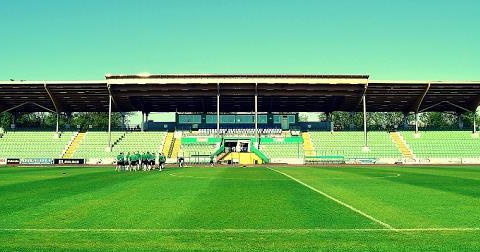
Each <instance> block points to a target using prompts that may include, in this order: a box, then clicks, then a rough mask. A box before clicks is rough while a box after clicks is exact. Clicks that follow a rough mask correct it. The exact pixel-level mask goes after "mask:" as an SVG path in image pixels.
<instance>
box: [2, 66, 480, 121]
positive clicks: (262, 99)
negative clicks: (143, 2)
mask: <svg viewBox="0 0 480 252" xmlns="http://www.w3.org/2000/svg"><path fill="white" fill-rule="evenodd" d="M217 92H218V94H220V111H222V112H250V111H253V110H254V104H255V99H254V97H255V93H257V95H258V110H259V111H260V112H295V111H302V112H319V111H324V112H331V111H361V110H362V106H361V98H362V96H363V94H365V95H366V97H367V98H366V101H367V111H372V112H373V111H400V112H415V111H419V112H421V111H454V112H463V111H464V110H470V111H473V110H475V109H476V108H477V107H478V105H479V104H480V81H448V82H441V81H376V80H369V76H368V75H266V74H263V75H262V74H259V75H238V74H236V75H225V74H222V75H193V74H176V75H107V76H106V80H99V81H4V82H0V111H5V110H8V109H12V108H14V109H13V111H24V112H35V111H45V109H48V110H51V111H60V112H80V111H85V112H90V111H99V112H101V111H108V97H109V94H111V95H112V97H113V102H114V106H113V111H124V112H127V111H138V110H143V111H147V112H175V111H177V112H216V106H217Z"/></svg>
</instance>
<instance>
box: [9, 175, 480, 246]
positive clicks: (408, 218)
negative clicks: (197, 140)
mask: <svg viewBox="0 0 480 252" xmlns="http://www.w3.org/2000/svg"><path fill="white" fill-rule="evenodd" d="M282 173H284V174H282ZM296 180H297V181H296ZM299 181H300V182H302V183H304V184H301V183H299ZM307 186H308V187H307ZM309 187H310V188H309ZM313 189H314V190H313ZM479 249H480V167H471V166H469V167H461V166H459V167H403V166H399V167H377V166H368V167H347V166H345V167H338V168H328V167H273V168H272V169H268V168H170V169H167V170H166V171H164V172H158V171H155V172H136V173H131V172H124V173H117V172H115V171H113V169H110V168H83V167H82V168H60V167H58V168H48V167H42V168H25V167H0V250H18V251H28V250H36V251H42V250H44V251H47V250H48V251H50V250H68V251H71V250H80V251H84V250H91V251H105V250H177V251H185V250H237V251H238V250H240V251H265V250H275V251H284V250H292V251H312V250H328V251H330V250H334V251H372V250H373V251H399V250H400V251H418V250H424V251H452V250H453V251H475V250H479Z"/></svg>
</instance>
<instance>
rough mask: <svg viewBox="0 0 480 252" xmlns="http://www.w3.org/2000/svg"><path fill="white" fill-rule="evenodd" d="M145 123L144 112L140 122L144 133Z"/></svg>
mask: <svg viewBox="0 0 480 252" xmlns="http://www.w3.org/2000/svg"><path fill="white" fill-rule="evenodd" d="M144 123H145V113H144V112H143V111H142V120H141V121H140V130H141V131H142V132H143V126H144Z"/></svg>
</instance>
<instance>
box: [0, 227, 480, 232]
mask: <svg viewBox="0 0 480 252" xmlns="http://www.w3.org/2000/svg"><path fill="white" fill-rule="evenodd" d="M0 230H1V231H5V232H51V233H55V232H58V233H82V232H87V233H88V232H91V233H109V232H111V233H149V232H152V233H315V232H332V233H333V232H353V233H354V232H385V231H388V232H478V231H480V228H461V227H459V228H398V229H391V228H338V229H336V228H306V229H302V228H300V229H288V228H287V229H201V228H200V229H186V228H2V229H0Z"/></svg>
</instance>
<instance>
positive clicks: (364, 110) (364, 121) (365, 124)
mask: <svg viewBox="0 0 480 252" xmlns="http://www.w3.org/2000/svg"><path fill="white" fill-rule="evenodd" d="M366 98H367V96H366V93H364V94H363V98H362V100H363V138H364V141H365V145H364V146H363V148H362V150H363V151H369V150H370V149H369V148H368V138H367V99H366Z"/></svg>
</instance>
